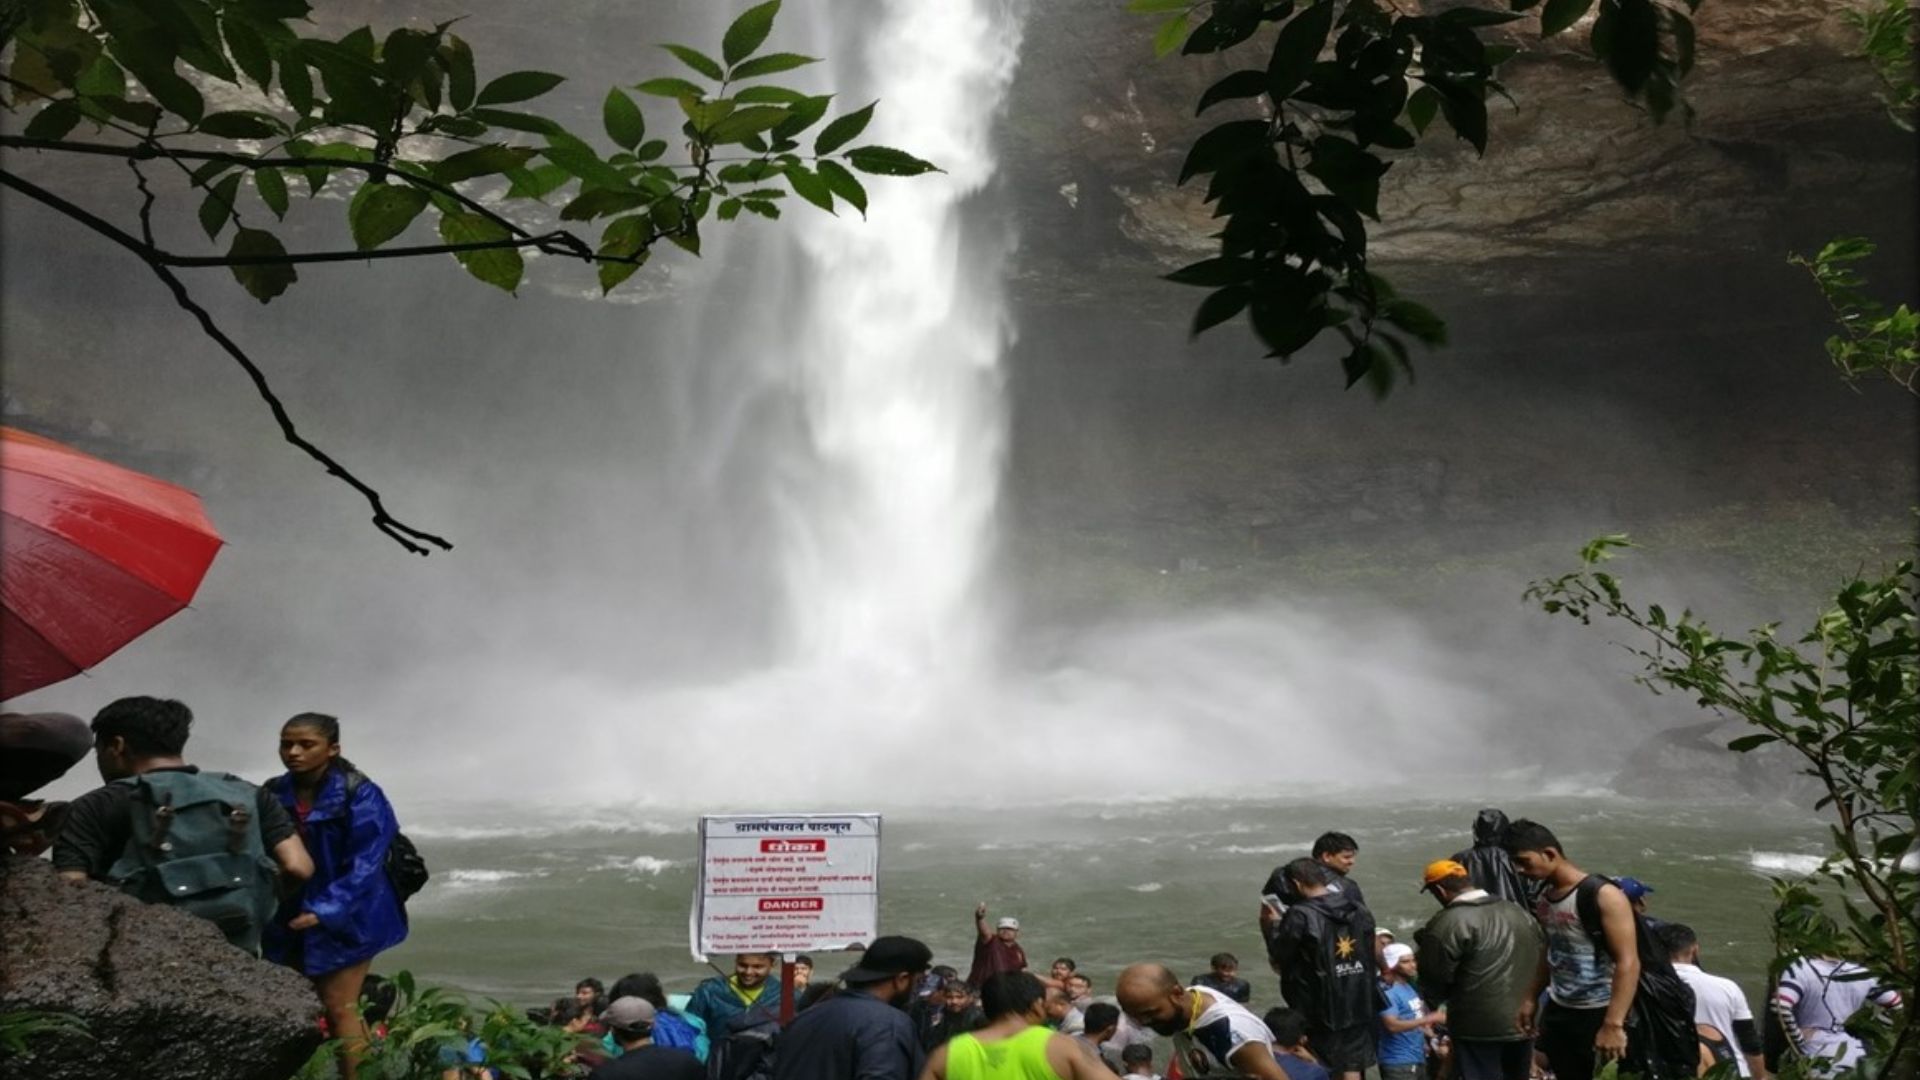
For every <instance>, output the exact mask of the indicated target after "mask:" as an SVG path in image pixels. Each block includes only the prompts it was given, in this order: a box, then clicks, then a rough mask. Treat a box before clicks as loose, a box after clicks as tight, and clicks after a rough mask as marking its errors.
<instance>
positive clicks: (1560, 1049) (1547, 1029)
mask: <svg viewBox="0 0 1920 1080" xmlns="http://www.w3.org/2000/svg"><path fill="white" fill-rule="evenodd" d="M1606 1019H1607V1008H1606V1006H1604V1005H1602V1006H1600V1007H1599V1008H1597V1009H1569V1008H1567V1007H1566V1006H1564V1005H1561V1004H1559V1003H1557V1002H1553V1001H1549V1002H1547V1006H1546V1008H1544V1009H1542V1010H1541V1011H1540V1052H1541V1053H1543V1054H1545V1055H1547V1067H1548V1068H1550V1069H1552V1070H1553V1075H1554V1080H1593V1073H1594V1060H1593V1037H1594V1036H1596V1035H1598V1034H1600V1025H1601V1024H1602V1023H1604V1022H1605V1021H1606Z"/></svg>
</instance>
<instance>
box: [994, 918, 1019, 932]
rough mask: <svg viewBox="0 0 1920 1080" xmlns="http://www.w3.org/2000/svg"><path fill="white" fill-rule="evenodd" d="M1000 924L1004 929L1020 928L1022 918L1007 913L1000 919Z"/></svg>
mask: <svg viewBox="0 0 1920 1080" xmlns="http://www.w3.org/2000/svg"><path fill="white" fill-rule="evenodd" d="M998 925H999V927H1000V929H1002V930H1018V929H1020V920H1019V919H1016V918H1014V917H1013V916H1011V915H1006V916H1003V917H1002V918H1001V919H1000V922H999V924H998Z"/></svg>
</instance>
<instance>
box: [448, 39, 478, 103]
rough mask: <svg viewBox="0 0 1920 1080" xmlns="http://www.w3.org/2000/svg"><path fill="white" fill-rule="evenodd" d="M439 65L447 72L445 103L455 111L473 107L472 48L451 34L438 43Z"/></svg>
mask: <svg viewBox="0 0 1920 1080" xmlns="http://www.w3.org/2000/svg"><path fill="white" fill-rule="evenodd" d="M439 57H440V67H441V68H442V69H444V70H445V71H446V73H447V104H449V105H452V106H453V107H454V109H455V111H458V112H466V111H467V110H468V109H470V108H472V107H473V87H474V77H473V48H472V47H471V46H469V45H468V44H467V43H466V42H465V41H463V40H461V39H460V38H458V37H455V36H454V35H452V34H448V35H447V36H446V39H445V40H443V41H442V42H441V43H440V52H439Z"/></svg>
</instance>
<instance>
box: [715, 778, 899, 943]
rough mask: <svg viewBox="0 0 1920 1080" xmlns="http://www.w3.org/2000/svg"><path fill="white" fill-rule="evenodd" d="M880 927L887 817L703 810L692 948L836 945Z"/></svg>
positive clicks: (867, 937) (867, 936)
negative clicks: (882, 820) (882, 848)
mask: <svg viewBox="0 0 1920 1080" xmlns="http://www.w3.org/2000/svg"><path fill="white" fill-rule="evenodd" d="M879 933H880V815H878V814H713V815H705V816H702V817H701V818H700V884H699V890H698V892H697V893H696V894H695V897H694V916H693V951H694V955H696V956H700V957H705V956H708V955H712V954H718V953H740V952H781V953H797V952H811V951H821V952H827V951H835V950H840V949H845V948H847V947H848V946H851V945H865V944H866V943H867V942H870V941H872V940H873V939H874V938H875V937H876V936H878V935H879Z"/></svg>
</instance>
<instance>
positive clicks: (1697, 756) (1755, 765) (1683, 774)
mask: <svg viewBox="0 0 1920 1080" xmlns="http://www.w3.org/2000/svg"><path fill="white" fill-rule="evenodd" d="M1753 730H1754V729H1752V728H1750V727H1748V726H1747V725H1746V724H1745V723H1743V722H1741V721H1738V720H1709V721H1707V722H1705V723H1701V724H1688V725H1686V726H1684V727H1676V728H1669V729H1667V730H1665V731H1662V732H1660V733H1658V734H1656V735H1653V736H1652V737H1650V738H1648V739H1647V740H1646V741H1645V742H1643V743H1641V744H1640V745H1639V746H1638V747H1637V748H1635V749H1634V751H1633V752H1632V753H1631V754H1629V755H1628V756H1627V763H1626V765H1625V766H1624V767H1623V768H1622V769H1621V770H1620V772H1619V774H1618V775H1617V776H1615V777H1614V781H1613V786H1614V788H1615V790H1617V791H1619V792H1620V793H1621V794H1622V795H1629V796H1634V797H1638V798H1674V797H1676V796H1684V797H1687V798H1702V799H1721V798H1763V799H1785V800H1786V801H1788V802H1794V803H1801V804H1804V805H1812V803H1813V801H1814V800H1815V799H1816V798H1818V797H1819V792H1818V786H1817V785H1816V784H1815V783H1814V782H1813V781H1812V780H1811V779H1810V778H1808V777H1807V776H1805V775H1804V774H1802V773H1801V772H1799V771H1798V769H1797V768H1796V765H1795V763H1796V762H1798V761H1800V760H1801V759H1800V758H1799V757H1797V756H1796V755H1794V754H1793V753H1791V752H1790V751H1784V750H1782V749H1780V748H1779V747H1772V746H1770V747H1762V748H1760V749H1758V750H1754V751H1750V752H1748V753H1744V754H1737V753H1734V752H1733V751H1731V750H1728V749H1727V743H1728V742H1729V741H1731V740H1733V739H1736V738H1738V737H1740V736H1742V735H1750V734H1752V733H1753Z"/></svg>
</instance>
